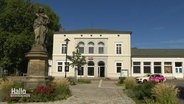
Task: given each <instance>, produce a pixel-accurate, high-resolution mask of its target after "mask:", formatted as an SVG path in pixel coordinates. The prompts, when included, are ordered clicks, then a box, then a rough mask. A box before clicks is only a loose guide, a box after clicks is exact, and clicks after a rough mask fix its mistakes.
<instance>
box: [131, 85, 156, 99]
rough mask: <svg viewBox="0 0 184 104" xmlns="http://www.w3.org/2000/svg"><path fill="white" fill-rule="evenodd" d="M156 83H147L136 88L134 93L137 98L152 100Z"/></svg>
mask: <svg viewBox="0 0 184 104" xmlns="http://www.w3.org/2000/svg"><path fill="white" fill-rule="evenodd" d="M155 84H156V83H155V82H145V83H143V84H140V85H138V86H136V87H135V88H134V93H135V96H136V97H137V98H138V99H140V100H143V99H144V98H145V97H146V98H151V97H152V92H151V89H152V88H153V87H154V86H155Z"/></svg>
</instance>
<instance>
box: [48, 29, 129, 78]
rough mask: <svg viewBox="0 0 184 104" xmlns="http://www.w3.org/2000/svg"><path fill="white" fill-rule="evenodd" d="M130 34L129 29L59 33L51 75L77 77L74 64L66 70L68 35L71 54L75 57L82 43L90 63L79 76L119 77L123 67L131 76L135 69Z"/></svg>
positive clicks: (81, 51) (84, 53) (57, 34)
mask: <svg viewBox="0 0 184 104" xmlns="http://www.w3.org/2000/svg"><path fill="white" fill-rule="evenodd" d="M130 37H131V32H129V31H111V30H99V29H93V30H91V29H90V30H77V31H65V32H59V33H55V34H54V42H53V57H52V70H51V71H50V75H52V76H55V77H61V76H65V74H67V76H74V69H73V68H72V67H69V72H66V73H65V60H66V42H65V41H64V40H65V39H66V38H68V39H69V40H70V41H69V43H68V49H67V50H68V52H67V54H68V56H71V55H72V52H73V51H75V47H76V46H77V45H79V52H80V53H81V54H82V55H83V56H85V57H86V61H87V64H86V65H84V66H83V67H82V68H81V70H79V71H78V76H80V77H111V78H117V77H119V76H120V73H121V70H122V69H126V70H127V75H130V72H129V71H128V70H130V68H131V48H130V47H131V45H130V42H131V41H130ZM68 61H70V60H68Z"/></svg>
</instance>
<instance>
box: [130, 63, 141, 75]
mask: <svg viewBox="0 0 184 104" xmlns="http://www.w3.org/2000/svg"><path fill="white" fill-rule="evenodd" d="M135 63H139V64H135ZM132 64H133V73H134V74H140V73H141V62H140V61H135V62H133V63H132ZM135 67H139V71H138V72H135V71H134V69H135ZM136 70H137V69H136Z"/></svg>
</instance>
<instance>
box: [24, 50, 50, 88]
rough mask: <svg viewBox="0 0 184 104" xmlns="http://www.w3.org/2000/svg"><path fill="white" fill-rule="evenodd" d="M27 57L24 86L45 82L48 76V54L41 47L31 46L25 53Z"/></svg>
mask: <svg viewBox="0 0 184 104" xmlns="http://www.w3.org/2000/svg"><path fill="white" fill-rule="evenodd" d="M26 57H27V58H28V59H29V62H28V68H27V77H26V81H25V84H24V87H25V88H28V89H29V88H36V87H37V86H43V85H45V84H46V81H47V78H48V54H47V52H46V51H45V50H43V49H42V47H33V48H32V49H31V51H30V52H28V53H27V54H26Z"/></svg>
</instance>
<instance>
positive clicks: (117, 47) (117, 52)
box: [116, 44, 122, 54]
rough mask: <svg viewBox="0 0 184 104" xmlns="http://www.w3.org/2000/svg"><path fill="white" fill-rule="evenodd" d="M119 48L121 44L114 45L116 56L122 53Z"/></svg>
mask: <svg viewBox="0 0 184 104" xmlns="http://www.w3.org/2000/svg"><path fill="white" fill-rule="evenodd" d="M121 47H122V45H121V44H116V54H121V53H122V50H121Z"/></svg>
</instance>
